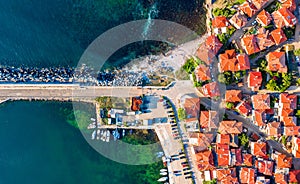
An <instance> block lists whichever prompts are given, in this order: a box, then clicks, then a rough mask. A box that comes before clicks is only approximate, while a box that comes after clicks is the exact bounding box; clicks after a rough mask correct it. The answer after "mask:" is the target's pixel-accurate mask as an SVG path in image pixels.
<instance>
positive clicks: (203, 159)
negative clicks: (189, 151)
mask: <svg viewBox="0 0 300 184" xmlns="http://www.w3.org/2000/svg"><path fill="white" fill-rule="evenodd" d="M195 156H196V163H197V167H198V170H199V171H206V170H211V169H214V168H215V164H214V156H213V153H212V151H203V152H199V153H196V154H195Z"/></svg>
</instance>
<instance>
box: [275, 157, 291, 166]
mask: <svg viewBox="0 0 300 184" xmlns="http://www.w3.org/2000/svg"><path fill="white" fill-rule="evenodd" d="M292 161H293V158H292V157H287V156H286V155H284V154H279V155H278V156H277V158H276V163H277V168H291V167H292Z"/></svg>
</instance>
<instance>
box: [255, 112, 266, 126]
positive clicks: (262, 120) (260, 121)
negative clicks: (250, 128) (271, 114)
mask: <svg viewBox="0 0 300 184" xmlns="http://www.w3.org/2000/svg"><path fill="white" fill-rule="evenodd" d="M266 122H267V114H266V112H265V110H255V111H254V124H255V125H257V126H264V125H266Z"/></svg>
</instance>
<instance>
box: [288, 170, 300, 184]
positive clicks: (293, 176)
mask: <svg viewBox="0 0 300 184" xmlns="http://www.w3.org/2000/svg"><path fill="white" fill-rule="evenodd" d="M289 183H300V170H293V171H290V172H289Z"/></svg>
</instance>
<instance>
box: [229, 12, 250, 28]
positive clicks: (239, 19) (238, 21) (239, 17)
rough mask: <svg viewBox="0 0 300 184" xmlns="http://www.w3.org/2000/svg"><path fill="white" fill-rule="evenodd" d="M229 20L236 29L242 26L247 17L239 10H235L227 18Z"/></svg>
mask: <svg viewBox="0 0 300 184" xmlns="http://www.w3.org/2000/svg"><path fill="white" fill-rule="evenodd" d="M229 22H230V23H231V24H232V25H233V26H234V27H235V28H237V29H241V28H242V27H244V26H245V25H246V23H247V17H246V16H245V15H243V14H241V13H240V12H237V13H236V14H234V15H233V16H232V17H231V19H230V20H229Z"/></svg>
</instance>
